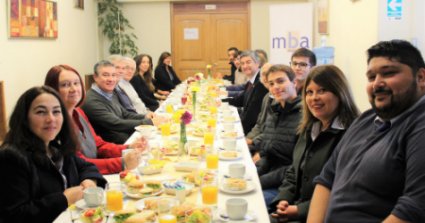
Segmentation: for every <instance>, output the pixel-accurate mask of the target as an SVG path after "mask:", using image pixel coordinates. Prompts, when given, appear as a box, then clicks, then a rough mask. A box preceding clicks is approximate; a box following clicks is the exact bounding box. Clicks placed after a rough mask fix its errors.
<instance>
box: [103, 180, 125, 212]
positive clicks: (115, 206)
mask: <svg viewBox="0 0 425 223" xmlns="http://www.w3.org/2000/svg"><path fill="white" fill-rule="evenodd" d="M122 207H123V193H122V191H121V183H120V182H112V183H108V184H107V185H106V209H108V210H109V211H119V210H121V209H122Z"/></svg>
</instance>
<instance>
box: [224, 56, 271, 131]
mask: <svg viewBox="0 0 425 223" xmlns="http://www.w3.org/2000/svg"><path fill="white" fill-rule="evenodd" d="M240 60H241V67H242V72H243V73H244V74H245V75H246V76H247V78H248V82H247V83H246V85H245V89H244V91H243V93H242V94H240V95H239V96H237V97H235V98H233V99H230V101H229V104H231V105H234V106H236V107H241V108H242V111H241V113H240V116H241V121H242V126H243V130H244V133H245V134H247V133H248V132H249V131H251V129H252V128H253V127H254V125H255V122H256V120H257V117H258V114H259V113H260V110H261V103H262V100H263V98H264V95H265V94H267V92H268V91H267V89H266V88H265V87H264V85H263V84H262V83H261V82H260V74H259V73H260V60H259V58H258V56H257V54H256V53H255V52H254V51H244V52H242V53H241V55H240Z"/></svg>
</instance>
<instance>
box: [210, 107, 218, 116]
mask: <svg viewBox="0 0 425 223" xmlns="http://www.w3.org/2000/svg"><path fill="white" fill-rule="evenodd" d="M209 110H210V113H211V115H216V114H217V107H215V106H210V107H209Z"/></svg>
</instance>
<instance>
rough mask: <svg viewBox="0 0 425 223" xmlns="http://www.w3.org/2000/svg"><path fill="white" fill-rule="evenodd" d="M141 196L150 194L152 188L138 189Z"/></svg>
mask: <svg viewBox="0 0 425 223" xmlns="http://www.w3.org/2000/svg"><path fill="white" fill-rule="evenodd" d="M138 193H140V194H141V195H142V196H150V195H152V193H153V189H152V188H149V187H145V188H142V189H140V190H139V191H138Z"/></svg>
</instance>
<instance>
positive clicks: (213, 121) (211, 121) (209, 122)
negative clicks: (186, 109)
mask: <svg viewBox="0 0 425 223" xmlns="http://www.w3.org/2000/svg"><path fill="white" fill-rule="evenodd" d="M207 125H208V127H211V128H215V127H216V126H217V119H215V118H214V117H212V118H209V119H208V120H207Z"/></svg>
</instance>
